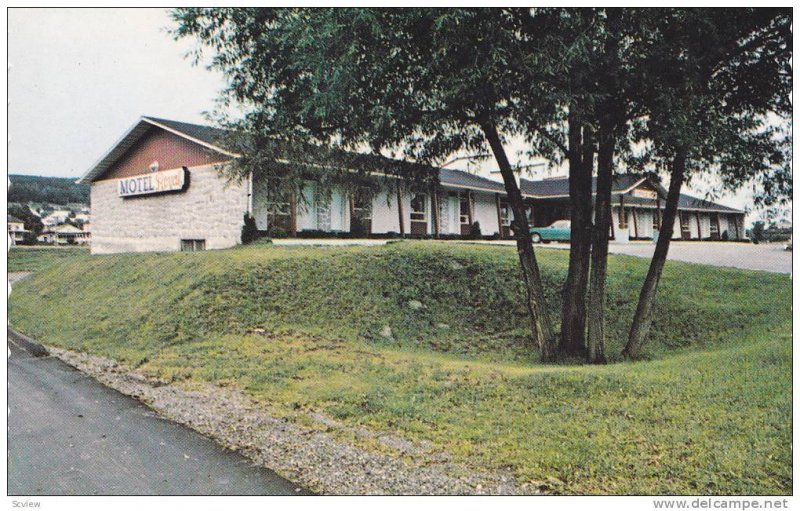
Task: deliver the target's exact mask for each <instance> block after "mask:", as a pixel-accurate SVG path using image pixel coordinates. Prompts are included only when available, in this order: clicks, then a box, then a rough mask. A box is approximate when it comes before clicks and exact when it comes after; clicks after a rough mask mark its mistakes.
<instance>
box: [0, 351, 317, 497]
mask: <svg viewBox="0 0 800 511" xmlns="http://www.w3.org/2000/svg"><path fill="white" fill-rule="evenodd" d="M8 348H9V350H10V357H9V359H8V406H9V410H10V414H9V417H8V494H9V495H29V496H34V495H37V496H40V495H298V494H308V492H307V491H305V490H303V489H301V488H299V487H298V486H296V485H294V484H292V483H291V482H289V481H287V480H286V479H283V478H282V477H280V476H278V475H277V474H275V473H274V472H271V471H269V470H267V469H264V468H262V467H257V466H254V465H253V464H252V462H250V461H249V460H248V459H246V458H244V457H243V456H241V455H239V454H237V453H234V452H231V451H228V450H226V449H224V448H222V447H221V446H219V445H218V444H216V443H214V442H213V441H212V440H210V439H208V438H206V437H204V436H202V435H200V434H198V433H196V432H194V431H192V430H191V429H188V428H186V427H184V426H181V425H178V424H175V423H172V422H169V421H167V420H164V419H161V418H159V417H158V416H156V415H155V413H154V412H153V411H151V410H150V409H148V408H147V407H146V406H144V405H143V404H141V403H140V402H138V401H136V400H135V399H133V398H130V397H128V396H125V395H123V394H120V393H119V392H117V391H115V390H113V389H110V388H108V387H105V386H104V385H102V384H100V383H99V382H97V381H96V380H94V379H92V378H90V377H88V376H86V375H84V374H83V373H81V372H79V371H77V370H76V369H74V368H72V367H70V366H68V365H67V364H65V363H63V362H61V361H60V360H58V359H55V358H52V357H45V358H36V357H34V356H32V355H31V354H30V353H28V352H27V351H25V350H24V349H22V348H21V347H19V346H18V345H17V344H15V343H14V340H13V339H12V338H11V337H10V336H9V341H8Z"/></svg>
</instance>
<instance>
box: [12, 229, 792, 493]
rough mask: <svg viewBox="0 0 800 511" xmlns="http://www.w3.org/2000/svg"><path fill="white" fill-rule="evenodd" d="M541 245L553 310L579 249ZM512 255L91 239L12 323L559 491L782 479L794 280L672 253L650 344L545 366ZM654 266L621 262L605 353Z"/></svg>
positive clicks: (18, 290) (697, 487)
mask: <svg viewBox="0 0 800 511" xmlns="http://www.w3.org/2000/svg"><path fill="white" fill-rule="evenodd" d="M539 253H540V254H539V257H540V264H541V266H542V273H543V276H544V279H545V283H546V286H547V288H548V292H549V297H548V298H549V299H550V305H551V308H552V310H553V311H554V317H555V311H557V310H558V307H559V304H558V293H557V290H558V288H559V286H560V284H561V282H563V278H564V276H565V273H566V264H567V258H566V256H567V254H566V253H564V252H561V251H556V250H540V251H539ZM14 257H15V255H14V252H12V257H11V259H12V264H13V260H14ZM515 258H516V253H515V252H514V250H513V249H506V248H500V247H485V246H466V245H452V244H443V243H422V242H421V243H399V244H394V245H390V246H386V247H378V248H374V247H371V248H367V247H357V248H356V247H353V248H346V249H343V248H337V249H313V250H309V249H289V248H270V247H243V248H238V249H233V250H228V251H219V252H205V253H192V254H188V253H184V254H169V255H118V256H102V257H92V258H86V257H80V256H77V259H76V260H75V261H74V262H65V261H61V262H50V263H46V264H43V265H42V266H41V269H40V271H39V272H37V274H36V275H34V276H33V277H31V278H30V279H28V280H26V281H23V282H21V283H19V284H17V285H16V286H15V287H14V293H12V296H11V301H10V320H11V322H12V324H14V325H15V326H17V327H19V328H21V329H22V330H23V331H25V332H26V333H28V334H30V335H33V336H34V337H38V338H40V339H41V340H43V341H44V342H46V343H51V344H55V345H59V346H63V347H67V348H72V349H78V350H85V351H90V352H93V353H97V354H101V355H105V356H110V357H112V358H116V359H118V360H121V361H123V362H126V363H128V364H131V365H138V366H140V367H141V368H142V369H143V370H145V371H147V372H149V373H151V374H153V375H156V376H159V377H162V378H167V379H172V380H175V381H183V380H185V381H186V382H187V383H191V382H193V381H208V382H213V383H216V384H222V385H233V386H236V387H238V388H241V389H243V390H244V391H246V392H248V393H249V394H251V395H253V396H255V397H257V398H259V399H261V400H263V401H264V402H265V403H268V404H270V405H271V406H272V407H273V408H274V409H275V410H277V411H278V412H279V413H284V414H286V415H287V416H289V417H291V418H293V419H294V420H301V421H302V420H305V419H304V415H303V413H302V412H304V411H307V410H320V411H323V412H326V413H329V414H332V415H334V416H336V417H337V418H339V419H341V420H344V421H346V422H350V423H356V424H361V425H365V426H368V427H372V428H375V429H379V430H386V431H391V432H393V433H395V434H399V435H402V436H406V437H408V438H412V439H427V440H429V441H430V442H432V443H433V444H434V445H436V446H437V447H439V448H441V449H442V450H446V451H448V452H451V453H453V454H454V455H455V456H457V457H458V458H459V459H461V460H463V461H464V462H465V463H468V464H474V465H475V466H481V467H487V466H489V467H510V468H511V469H512V470H513V471H514V473H515V474H516V475H517V477H518V479H519V481H520V482H523V483H526V482H531V484H537V485H542V486H546V487H547V489H548V490H549V491H555V492H565V493H587V492H588V493H706V492H710V493H741V494H752V493H786V492H789V491H790V488H791V450H790V446H791V334H790V331H791V330H790V322H791V312H790V303H791V300H790V296H791V285H790V280H789V278H788V277H786V276H784V275H772V274H766V273H759V272H745V271H738V270H728V269H719V268H708V267H701V266H696V265H689V264H682V263H673V262H670V263H669V264H668V265H667V269H666V271H665V276H664V280H663V284H662V286H661V288H660V290H659V293H660V298H659V303H658V308H657V311H656V320H655V322H654V334H655V335H654V339H653V340H652V341H651V343H650V345H649V348H648V349H649V354H650V356H651V357H652V358H653V359H654V360H652V361H650V362H641V363H636V364H629V363H625V364H614V365H611V366H607V367H586V366H541V365H538V364H536V363H535V362H534V360H535V357H534V356H531V355H530V354H529V351H528V350H527V349H526V348H525V346H524V333H525V318H524V311H523V310H522V307H521V306H520V298H521V289H520V288H519V285H518V282H517V273H516V264H517V263H516V259H515ZM646 265H647V261H645V260H640V259H634V258H627V257H612V258H611V260H610V265H609V274H610V282H609V305H610V307H609V308H610V309H611V314H610V316H609V319H608V323H609V325H608V326H609V328H608V330H609V333H610V338H611V342H610V345H611V346H610V349H611V351H612V352H613V353H617V352H618V351H619V349H620V348H621V341H620V340H621V339H622V338H623V337H624V333H625V329H626V327H627V323H628V321H630V316H631V314H632V311H633V307H634V306H635V302H634V300H635V297H636V296H637V293H638V286H639V285H640V283H641V279H642V277H643V275H644V272H645V271H646ZM411 300H418V301H420V302H422V304H423V307H422V308H421V309H419V310H414V309H413V308H412V307H409V305H408V302H409V301H411ZM445 325H446V327H445ZM385 326H389V327H391V329H392V332H393V338H392V339H386V338H384V337H383V336H381V335H380V332H381V330H382V329H383V328H384V327H385ZM255 328H263V329H265V330H267V333H266V334H262V335H257V334H252V333H248V331H252V330H253V329H255Z"/></svg>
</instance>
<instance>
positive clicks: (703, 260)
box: [453, 240, 792, 273]
mask: <svg viewBox="0 0 800 511" xmlns="http://www.w3.org/2000/svg"><path fill="white" fill-rule="evenodd" d="M453 243H456V242H453ZM457 243H478V244H487V245H509V246H511V245H514V243H515V242H514V241H507V240H503V241H468V242H467V241H464V242H461V241H459V242H457ZM534 246H535V247H536V250H539V249H540V248H541V249H551V248H552V249H559V250H569V243H542V244H537V245H534ZM655 248H656V245H655V243H653V242H651V241H632V242H629V243H620V242H615V241H612V242H610V243H609V246H608V251H609V253H611V254H620V255H629V256H634V257H644V258H647V259H650V258H652V257H653V252H654V251H655ZM667 259H668V260H670V261H684V262H687V263H697V264H707V265H710V266H721V267H728V268H740V269H743V270H760V271H768V272H772V273H792V252H790V251H786V250H784V246H783V244H782V243H760V244H758V245H756V244H753V243H740V242H735V241H675V240H673V241H672V242H671V243H670V244H669V252H668V253H667Z"/></svg>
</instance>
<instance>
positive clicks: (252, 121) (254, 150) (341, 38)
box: [173, 9, 556, 361]
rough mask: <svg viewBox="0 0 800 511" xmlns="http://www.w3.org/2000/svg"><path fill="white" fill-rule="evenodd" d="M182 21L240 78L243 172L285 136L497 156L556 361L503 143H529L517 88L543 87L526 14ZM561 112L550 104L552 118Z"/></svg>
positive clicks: (217, 64)
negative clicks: (245, 139)
mask: <svg viewBox="0 0 800 511" xmlns="http://www.w3.org/2000/svg"><path fill="white" fill-rule="evenodd" d="M173 17H174V19H175V20H176V21H177V23H178V28H177V29H176V31H175V33H176V35H177V36H178V37H184V36H193V37H197V38H198V39H199V40H200V41H201V42H202V43H203V44H204V45H206V46H210V47H211V48H213V49H214V50H215V55H214V57H213V60H212V64H211V66H212V67H214V68H216V69H219V70H221V71H223V72H224V73H225V74H226V76H227V77H228V79H229V81H230V87H229V88H228V89H227V91H226V98H228V99H233V100H236V101H237V102H239V103H241V104H243V105H244V107H245V109H246V115H245V117H244V119H243V120H241V121H228V122H227V125H228V127H231V128H233V129H234V131H236V132H246V133H249V134H250V135H251V136H250V137H249V140H251V141H253V140H255V142H251V143H250V146H249V147H248V148H247V153H248V154H249V156H248V157H247V158H245V159H244V160H242V161H243V162H244V163H245V164H246V163H247V161H250V162H252V163H253V164H249V165H245V164H243V163H239V164H238V166H239V169H240V170H239V171H240V172H259V171H260V170H259V169H260V167H261V165H262V164H267V162H268V161H269V160H271V159H273V160H274V159H275V156H276V154H277V151H276V150H275V148H274V144H271V143H270V141H272V140H275V139H276V138H280V139H292V140H304V141H308V142H311V143H314V144H318V145H322V146H326V147H336V148H345V149H358V148H369V149H370V150H371V151H372V152H374V153H379V152H382V153H384V154H391V155H393V156H400V157H402V158H405V159H408V160H411V161H414V162H420V163H436V162H439V161H443V160H444V158H446V157H447V156H449V155H451V154H454V153H458V152H483V151H485V150H486V149H485V148H486V146H488V148H489V149H490V150H491V152H492V154H493V155H494V157H495V160H496V162H497V165H498V167H499V168H500V172H501V175H502V177H503V183H504V186H505V188H506V192H507V196H508V199H509V204H510V206H511V209H512V212H513V217H514V218H513V224H512V228H513V231H514V236H515V239H516V245H517V251H518V253H519V260H520V267H521V275H522V279H523V282H524V287H525V293H526V306H527V309H528V314H529V317H530V320H531V331H532V339H533V340H534V342H535V344H536V345H538V348H539V349H540V352H541V357H542V359H543V360H546V361H550V360H553V359H554V358H555V342H554V335H553V331H552V327H551V321H550V318H549V313H548V309H547V306H546V303H545V298H544V293H543V290H542V284H541V278H540V275H539V269H538V265H537V262H536V256H535V253H534V250H533V246H532V243H531V239H530V236H529V225H528V218H527V213H526V207H525V204H524V202H523V200H522V195H521V193H520V190H519V186H518V184H517V181H516V178H515V175H514V171H515V169H514V168H513V167H512V165H511V163H510V161H509V158H508V156H507V154H506V150H505V147H504V137H508V136H513V135H520V134H524V130H523V126H522V123H521V122H520V117H521V116H522V115H523V114H522V113H521V108H520V101H519V94H518V92H519V90H520V84H529V83H530V81H531V79H532V78H534V77H535V75H534V74H533V73H531V72H530V71H529V70H528V66H527V64H529V63H530V60H529V59H530V58H532V57H535V56H532V55H528V54H526V52H527V51H529V46H528V45H527V40H526V39H525V37H523V35H522V33H523V31H522V30H521V26H520V20H521V17H520V16H519V13H518V12H515V11H507V10H475V9H402V10H383V9H177V10H175V11H174V12H173ZM523 63H524V64H523ZM555 111H556V108H555V106H554V105H545V106H544V108H543V112H539V116H540V117H541V118H543V119H544V118H547V115H548V114H550V113H553V115H555ZM525 115H527V112H526V113H525ZM288 145H291V144H288ZM265 148H268V149H265ZM299 152H300V153H302V151H299ZM307 177H308V175H307V173H303V174H298V175H297V178H296V179H295V180H294V181H295V182H298V183H299V182H300V181H301V180H303V179H306V178H307ZM315 177H317V178H318V179H321V178H323V176H320V175H317V176H315Z"/></svg>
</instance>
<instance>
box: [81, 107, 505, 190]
mask: <svg viewBox="0 0 800 511" xmlns="http://www.w3.org/2000/svg"><path fill="white" fill-rule="evenodd" d="M153 126H156V127H159V128H161V129H164V130H167V131H169V132H171V133H174V134H175V135H178V136H180V137H183V138H185V139H187V140H190V141H192V142H194V143H197V144H200V145H202V146H204V147H206V148H208V149H211V150H214V151H217V152H219V153H221V154H225V155H227V156H231V157H236V156H238V155H237V154H236V153H234V152H231V151H228V150H226V149H225V148H224V147H222V146H221V143H222V142H221V141H222V139H223V138H224V137H225V135H226V134H227V132H226V130H224V129H220V128H214V127H211V126H203V125H200V124H192V123H188V122H180V121H172V120H169V119H161V118H159V117H150V116H142V117H141V118H140V119H139V120H138V121H137V122H136V124H134V125H133V126H132V127H131V128H130V129H129V130H128V131H127V132H126V133H125V134H124V135H123V136H122V137H121V138H120V139H119V140H118V141H117V143H116V144H114V146H113V147H112V148H111V149H110V150H109V151H108V152H107V153H106V154H105V155H103V156H102V157H101V158H100V159H99V160H98V161H97V162H96V163H95V164H94V165H93V166H92V167H91V168H90V169H89V170H88V171H87V172H86V173H85V174H84V175H83V176H81V178H80V179H79V180H78V183H88V182H91V181H93V180H94V179H96V178H98V177H100V176H101V175H102V174H104V173H105V172H106V171H107V170H108V169H109V168H110V167H111V165H113V164H114V163H115V162H116V161H117V160H118V159H119V158H121V157H122V156H123V155H124V154H125V153H126V152H127V151H128V150H129V149H130V148H131V147H133V145H134V144H136V142H138V141H139V139H140V138H141V137H143V136H144V135H145V134H146V133H147V131H148V130H150V128H151V127H153ZM309 151H312V152H313V151H314V148H313V147H309ZM352 157H353V158H355V159H358V160H359V161H361V162H364V163H369V164H374V165H376V166H377V167H380V166H381V164H384V163H404V164H408V162H398V161H396V160H391V159H389V158H386V157H383V156H379V155H372V154H352ZM430 169H431V170H433V169H434V167H430ZM439 180H440V182H441V183H442V184H444V185H450V186H459V187H466V188H473V189H483V190H488V191H494V192H501V193H502V192H505V187H504V186H503V184H502V183H499V182H497V181H493V180H491V179H487V178H484V177H480V176H476V175H474V174H470V173H469V172H464V171H461V170H453V169H440V174H439Z"/></svg>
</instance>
